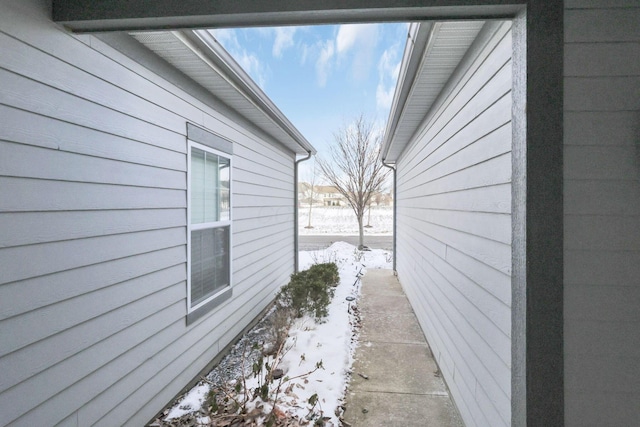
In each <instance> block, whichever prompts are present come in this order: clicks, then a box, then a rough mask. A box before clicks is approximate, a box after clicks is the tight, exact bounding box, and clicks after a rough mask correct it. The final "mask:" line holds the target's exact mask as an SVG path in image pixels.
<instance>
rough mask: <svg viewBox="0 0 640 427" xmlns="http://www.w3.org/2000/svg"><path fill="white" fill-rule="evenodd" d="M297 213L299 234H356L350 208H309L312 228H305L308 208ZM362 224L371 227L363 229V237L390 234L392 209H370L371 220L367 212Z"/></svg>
mask: <svg viewBox="0 0 640 427" xmlns="http://www.w3.org/2000/svg"><path fill="white" fill-rule="evenodd" d="M298 212H299V215H298V218H299V222H298V224H299V231H300V234H305V235H313V234H332V235H354V234H358V221H356V216H355V214H354V213H353V209H351V208H350V207H343V206H314V207H313V208H311V226H312V227H313V228H306V227H307V226H308V225H309V207H308V206H302V207H300V209H299V211H298ZM364 223H365V225H367V224H370V225H371V228H368V227H367V228H365V229H364V233H365V235H366V234H391V233H392V232H393V207H391V206H374V207H372V208H371V219H370V220H369V212H366V213H365V214H364Z"/></svg>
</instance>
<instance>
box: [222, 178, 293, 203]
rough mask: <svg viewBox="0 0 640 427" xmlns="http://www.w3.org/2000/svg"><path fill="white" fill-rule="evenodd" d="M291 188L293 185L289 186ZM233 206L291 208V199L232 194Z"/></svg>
mask: <svg viewBox="0 0 640 427" xmlns="http://www.w3.org/2000/svg"><path fill="white" fill-rule="evenodd" d="M291 187H293V184H292V185H291ZM233 206H234V208H235V207H239V208H245V207H282V206H293V199H292V198H291V197H287V196H285V197H270V196H262V195H257V194H237V193H235V191H234V193H233Z"/></svg>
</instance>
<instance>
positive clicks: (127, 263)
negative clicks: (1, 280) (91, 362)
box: [0, 245, 187, 320]
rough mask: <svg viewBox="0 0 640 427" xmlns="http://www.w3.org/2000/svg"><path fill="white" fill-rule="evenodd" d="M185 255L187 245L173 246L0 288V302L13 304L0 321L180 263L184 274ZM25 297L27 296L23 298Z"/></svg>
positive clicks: (1, 316)
mask: <svg viewBox="0 0 640 427" xmlns="http://www.w3.org/2000/svg"><path fill="white" fill-rule="evenodd" d="M186 253H187V250H186V245H185V246H175V247H172V248H167V249H161V250H158V251H154V252H147V253H143V254H140V255H133V256H130V257H126V258H120V259H117V260H112V261H107V262H103V263H101V264H95V265H90V266H86V267H80V268H76V269H73V270H66V271H63V272H60V273H54V274H50V275H47V276H39V277H36V278H32V279H26V280H22V281H19V282H12V283H7V284H4V285H2V286H0V301H11V302H12V303H11V305H9V306H7V307H3V311H2V313H0V320H2V319H6V318H8V317H12V316H16V315H18V314H20V313H25V312H28V311H31V310H36V309H38V308H40V307H45V306H48V305H50V304H54V303H56V302H59V301H64V300H67V299H70V298H73V297H75V296H77V295H82V294H83V293H88V292H93V291H96V290H98V289H101V288H105V287H108V286H111V285H115V284H117V283H121V282H124V281H126V280H129V279H132V278H136V277H140V276H144V275H147V274H150V273H153V272H154V271H158V270H161V269H164V268H166V267H167V266H174V265H177V264H183V265H184V266H185V271H186V262H187V255H186ZM24 295H29V296H30V297H29V298H24Z"/></svg>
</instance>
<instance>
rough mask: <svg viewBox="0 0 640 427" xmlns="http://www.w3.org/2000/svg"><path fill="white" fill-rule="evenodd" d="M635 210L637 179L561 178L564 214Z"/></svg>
mask: <svg viewBox="0 0 640 427" xmlns="http://www.w3.org/2000/svg"><path fill="white" fill-rule="evenodd" d="M639 212H640V186H639V185H638V181H637V180H629V179H628V180H597V179H593V180H575V179H566V178H565V180H564V213H565V215H611V216H633V215H638V213H639Z"/></svg>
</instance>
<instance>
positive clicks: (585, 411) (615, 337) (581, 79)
mask: <svg viewBox="0 0 640 427" xmlns="http://www.w3.org/2000/svg"><path fill="white" fill-rule="evenodd" d="M638 23H640V4H638V2H637V1H616V2H609V1H578V0H572V1H567V2H565V57H564V73H565V109H564V122H565V127H564V168H565V170H564V193H565V195H564V218H565V226H564V242H565V243H564V248H565V249H564V262H565V267H564V270H565V280H564V283H565V287H564V324H565V326H564V336H565V347H564V352H565V363H564V369H565V421H566V425H567V426H601V425H608V426H630V425H640V406H639V405H638V402H640V376H639V374H638V372H639V371H638V365H640V333H639V331H640V309H639V307H640V152H639V150H640V136H639V135H640V134H639V133H638V131H639V129H640V128H639V117H640V113H639V110H640V25H639V24H638Z"/></svg>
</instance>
